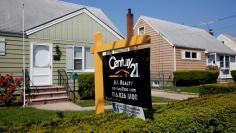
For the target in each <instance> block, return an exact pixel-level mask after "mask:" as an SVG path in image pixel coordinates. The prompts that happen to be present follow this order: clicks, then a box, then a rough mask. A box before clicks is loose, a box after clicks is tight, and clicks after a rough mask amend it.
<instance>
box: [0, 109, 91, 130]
mask: <svg viewBox="0 0 236 133" xmlns="http://www.w3.org/2000/svg"><path fill="white" fill-rule="evenodd" d="M92 114H94V111H81V112H78V111H77V112H73V111H71V112H62V111H46V110H38V109H34V108H28V107H27V108H23V107H1V108H0V125H3V124H24V123H32V122H33V123H34V122H42V121H49V120H53V119H57V118H69V119H70V118H73V117H75V116H76V117H84V116H88V115H92ZM0 132H1V131H0Z"/></svg>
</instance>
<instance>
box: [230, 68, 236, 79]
mask: <svg viewBox="0 0 236 133" xmlns="http://www.w3.org/2000/svg"><path fill="white" fill-rule="evenodd" d="M231 75H232V77H233V80H234V82H236V70H232V71H231Z"/></svg>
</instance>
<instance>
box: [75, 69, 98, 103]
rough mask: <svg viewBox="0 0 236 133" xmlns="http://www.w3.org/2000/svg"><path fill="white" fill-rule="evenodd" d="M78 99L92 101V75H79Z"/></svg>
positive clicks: (93, 89) (93, 91)
mask: <svg viewBox="0 0 236 133" xmlns="http://www.w3.org/2000/svg"><path fill="white" fill-rule="evenodd" d="M78 83H79V95H80V99H94V98H95V85H94V73H84V74H80V75H79V78H78Z"/></svg>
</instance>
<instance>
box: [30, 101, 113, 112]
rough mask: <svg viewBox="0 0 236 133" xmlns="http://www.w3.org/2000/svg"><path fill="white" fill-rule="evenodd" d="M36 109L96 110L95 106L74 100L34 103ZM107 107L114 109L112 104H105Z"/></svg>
mask: <svg viewBox="0 0 236 133" xmlns="http://www.w3.org/2000/svg"><path fill="white" fill-rule="evenodd" d="M32 107H33V108H36V109H42V110H55V111H85V110H95V106H91V107H81V106H79V105H77V104H74V103H72V102H61V103H53V104H44V105H34V106H32ZM105 109H112V106H111V105H107V106H105Z"/></svg>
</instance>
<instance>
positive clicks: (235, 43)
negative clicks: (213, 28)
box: [217, 34, 236, 53]
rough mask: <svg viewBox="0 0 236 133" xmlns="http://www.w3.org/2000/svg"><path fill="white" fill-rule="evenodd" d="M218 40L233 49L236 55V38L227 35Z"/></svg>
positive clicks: (221, 35) (222, 35) (219, 37)
mask: <svg viewBox="0 0 236 133" xmlns="http://www.w3.org/2000/svg"><path fill="white" fill-rule="evenodd" d="M217 39H218V40H220V41H221V42H222V43H224V44H225V45H226V46H228V47H229V48H231V49H232V50H233V51H234V52H235V53H236V37H233V36H230V35H226V34H220V35H219V36H218V37H217Z"/></svg>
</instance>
